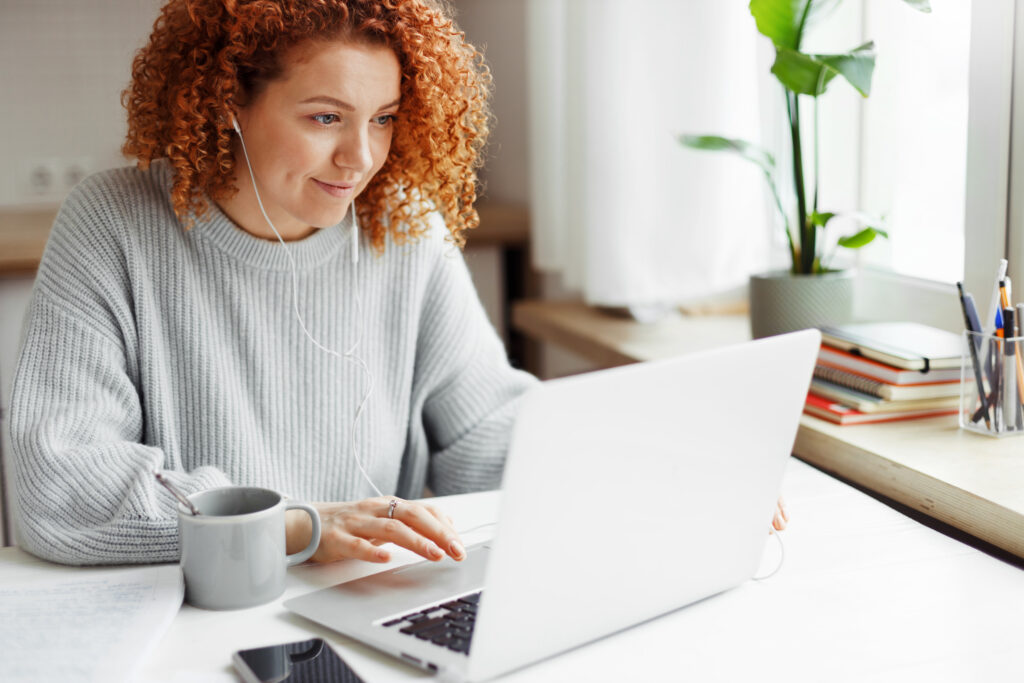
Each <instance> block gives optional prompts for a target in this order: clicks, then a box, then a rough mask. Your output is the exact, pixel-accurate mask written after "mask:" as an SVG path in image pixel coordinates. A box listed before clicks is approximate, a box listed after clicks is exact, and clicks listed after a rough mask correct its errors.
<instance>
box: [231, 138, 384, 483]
mask: <svg viewBox="0 0 1024 683" xmlns="http://www.w3.org/2000/svg"><path fill="white" fill-rule="evenodd" d="M235 131H236V132H237V133H238V140H239V142H240V143H241V144H242V155H243V156H244V157H245V165H246V166H247V167H248V169H249V178H251V179H252V189H253V192H255V193H256V203H257V204H259V207H260V213H262V214H263V218H264V219H265V220H266V221H267V225H269V226H270V229H271V230H273V231H274V235H275V236H276V237H277V241H278V242H280V243H281V246H282V247H284V253H285V254H286V255H287V256H288V262H289V263H290V264H291V267H292V308H293V309H294V310H295V318H296V320H298V322H299V327H300V328H302V332H303V333H304V334H305V335H306V336H307V337H308V338H309V340H310V341H311V342H313V345H314V346H316V347H317V348H318V349H320V350H321V351H323V352H324V353H327V354H330V355H332V356H334V357H336V358H340V359H342V360H345V361H349V362H351V363H355V364H356V365H358V366H359V367H360V369H361V370H362V371H363V373H364V374H365V375H366V393H365V394H363V398H362V400H361V401H360V402H359V406H358V407H357V408H356V412H355V416H354V417H353V418H352V429H350V430H349V446H350V448H351V449H352V457H353V458H354V459H355V461H356V466H357V467H358V468H359V472H360V473H361V474H362V475H363V479H365V480H366V483H368V484H369V485H370V488H372V489H373V490H374V492H375V493H376V494H377V495H378V496H383V495H384V494H383V493H381V490H380V489H379V488H377V485H376V484H374V483H373V480H372V479H370V475H369V474H367V472H366V468H365V467H363V462H362V458H360V457H359V451H358V449H357V448H356V426H357V425H358V424H359V418H360V417H361V416H362V414H363V410H364V409H365V408H366V404H367V402H368V401H369V400H370V395H371V394H372V393H373V385H374V382H373V373H372V372H370V367H369V366H368V365H367V363H366V361H365V360H363V359H362V358H361V357H360V356H358V355H356V353H355V351H356V349H357V348H358V347H359V344H360V343H361V342H362V336H363V334H362V333H363V330H362V326H361V325H359V326H357V328H358V334H357V337H356V341H355V343H354V344H353V345H352V347H351V348H350V349H349V350H348V351H346V352H344V353H343V354H340V353H338V352H337V351H335V350H334V349H329V348H327V347H326V346H324V345H323V344H321V343H320V342H318V341H317V340H316V339H315V338H314V337H313V335H312V334H310V332H309V330H308V329H307V328H306V323H305V321H304V320H303V319H302V314H301V313H300V312H299V276H298V268H297V267H296V265H295V258H294V257H293V256H292V252H291V249H289V248H288V244H287V243H286V242H285V241H284V239H283V238H282V237H281V234H280V233H279V232H278V231H277V228H276V227H274V222H273V221H271V220H270V216H268V215H267V210H266V209H265V208H264V207H263V200H262V199H261V198H260V191H259V189H258V188H257V187H256V174H255V173H253V170H252V163H251V162H250V161H249V152H248V151H247V150H246V148H245V138H243V137H242V131H241V129H240V128H239V127H238V125H237V123H236V124H235ZM351 229H352V230H353V231H358V230H359V221H358V218H357V217H356V201H355V198H353V199H352V228H351ZM357 239H358V237H357V236H356V235H353V241H352V249H353V250H355V249H356V247H357V246H358V242H357V241H356V240H357ZM352 258H353V262H355V261H356V258H357V256H356V255H355V254H354V253H353V256H352ZM356 275H358V274H356ZM354 280H355V301H356V319H357V320H360V319H362V301H361V297H360V295H359V294H360V293H359V278H358V277H357V276H356V277H354Z"/></svg>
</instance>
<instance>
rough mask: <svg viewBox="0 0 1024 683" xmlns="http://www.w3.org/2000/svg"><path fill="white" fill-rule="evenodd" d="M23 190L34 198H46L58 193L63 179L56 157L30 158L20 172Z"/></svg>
mask: <svg viewBox="0 0 1024 683" xmlns="http://www.w3.org/2000/svg"><path fill="white" fill-rule="evenodd" d="M22 178H24V192H25V194H26V195H28V196H29V197H32V198H34V199H47V198H52V197H55V196H57V195H59V193H60V191H61V190H62V189H63V185H64V180H63V178H62V174H61V165H60V162H59V160H58V159H55V158H52V157H46V158H36V159H32V160H30V161H29V162H28V163H27V164H26V165H25V168H24V172H23V173H22Z"/></svg>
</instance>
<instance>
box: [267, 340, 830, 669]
mask: <svg viewBox="0 0 1024 683" xmlns="http://www.w3.org/2000/svg"><path fill="white" fill-rule="evenodd" d="M820 341H821V337H820V334H819V333H818V332H817V331H816V330H804V331H801V332H795V333H792V334H787V335H780V336H776V337H769V338H767V339H761V340H758V341H754V342H748V343H746V344H740V345H736V346H732V347H728V348H722V349H716V350H712V351H706V352H702V353H699V354H693V355H689V356H683V357H678V358H674V359H669V360H663V361H656V362H649V363H638V364H635V365H630V366H625V367H620V368H615V369H611V370H604V371H600V372H594V373H589V374H586V375H580V376H576V377H569V378H564V379H559V380H552V381H548V382H544V383H542V384H540V385H538V386H536V387H535V388H533V389H531V390H530V391H529V392H528V393H527V394H526V395H525V396H524V397H523V401H522V404H521V407H520V410H519V415H518V419H517V421H516V425H515V429H514V431H513V435H512V441H511V445H510V448H509V453H508V461H507V464H506V467H505V475H504V479H503V482H502V494H501V503H500V508H499V513H498V519H497V527H496V533H495V538H494V539H493V540H492V541H490V542H488V543H485V544H482V545H479V546H476V547H473V548H471V549H469V550H468V553H467V555H468V557H467V559H466V560H464V561H463V562H461V563H456V562H453V561H451V560H445V561H443V562H440V563H429V562H420V563H416V564H413V565H407V566H404V567H399V568H396V569H392V570H390V571H385V572H380V573H377V574H373V575H371V576H368V577H365V578H362V579H358V580H355V581H351V582H347V583H342V584H338V585H336V586H333V587H330V588H326V589H323V590H320V591H316V592H313V593H310V594H307V595H304V596H300V597H298V598H294V599H291V600H288V601H286V602H285V603H284V606H285V607H286V608H287V609H289V610H291V611H292V612H295V613H296V614H299V615H302V616H303V617H306V618H308V619H311V620H312V621H315V622H318V623H320V624H323V625H325V626H328V627H330V628H332V629H335V630H337V631H339V632H341V633H343V634H345V635H346V636H349V637H352V638H355V639H357V640H361V641H363V642H364V643H367V644H369V645H371V646H373V647H375V648H377V649H379V650H381V651H383V652H386V653H388V654H391V655H393V656H395V657H398V658H401V659H402V660H404V661H406V662H409V663H411V664H415V665H417V666H420V667H422V668H425V669H428V670H431V671H435V672H439V673H440V674H441V675H442V676H443V677H445V679H446V680H468V681H479V680H486V679H489V678H493V677H495V676H498V675H500V674H503V673H505V672H508V671H511V670H513V669H518V668H521V667H524V666H526V665H528V664H530V663H533V662H536V661H538V660H540V659H544V658H546V657H550V656H552V655H556V654H558V653H561V652H564V651H566V650H569V649H571V648H574V647H577V646H580V645H582V644H584V643H588V642H591V641H593V640H596V639H599V638H602V637H604V636H606V635H608V634H611V633H614V632H616V631H620V630H622V629H625V628H629V627H630V626H633V625H635V624H638V623H640V622H643V621H646V620H649V619H651V618H654V617H657V616H659V615H662V614H665V613H667V612H671V611H674V610H676V609H679V608H681V607H684V606H686V605H689V604H691V603H693V602H695V601H698V600H701V599H703V598H707V597H708V596H711V595H714V594H716V593H719V592H721V591H725V590H728V589H729V588H732V587H734V586H736V585H738V584H740V583H742V582H744V581H746V580H748V579H750V578H751V577H752V576H753V575H754V572H755V571H756V570H757V567H758V564H759V561H760V556H761V552H762V550H763V547H764V543H765V541H766V540H767V539H768V538H770V536H769V534H768V529H769V526H770V523H771V519H772V515H773V513H774V510H775V502H776V500H777V498H778V494H779V489H780V486H781V481H782V475H783V471H784V468H785V463H786V459H787V458H788V457H789V454H790V450H791V448H792V445H793V441H794V439H795V437H796V430H797V427H798V424H799V419H800V415H801V412H802V410H803V405H804V399H805V398H806V396H807V389H808V385H809V382H810V378H811V372H812V370H813V367H814V361H815V357H816V355H817V351H818V347H819V345H820ZM737 401H743V402H745V403H747V404H748V405H750V406H752V407H756V409H751V410H748V411H736V410H735V405H736V403H737ZM481 590H482V593H480V594H479V595H477V594H478V592H480V591H481ZM463 605H465V607H463ZM452 613H455V616H454V617H450V616H449V615H451V614H452ZM470 613H473V614H474V615H475V625H474V626H472V627H470V628H469V629H468V630H469V631H470V633H469V634H468V635H466V633H465V632H466V631H467V628H466V627H465V626H459V627H456V626H455V625H452V626H451V627H445V628H440V627H441V626H443V622H446V621H457V622H460V623H461V624H463V625H465V624H466V623H467V622H469V621H471V619H470V618H469V617H467V616H465V615H468V614H470ZM410 614H418V615H419V616H420V617H422V619H418V620H417V621H414V620H413V619H412V618H411V617H410V616H409V615H410ZM424 619H426V620H439V621H433V623H432V624H430V626H429V627H418V626H416V624H418V623H421V622H422V621H423V620H424ZM445 630H451V631H452V633H453V635H457V636H459V638H456V639H454V640H456V641H466V642H465V643H459V644H458V645H459V646H458V647H452V645H451V643H452V639H449V640H448V642H443V641H445V637H444V633H443V632H444V631H445ZM435 640H440V641H442V642H435Z"/></svg>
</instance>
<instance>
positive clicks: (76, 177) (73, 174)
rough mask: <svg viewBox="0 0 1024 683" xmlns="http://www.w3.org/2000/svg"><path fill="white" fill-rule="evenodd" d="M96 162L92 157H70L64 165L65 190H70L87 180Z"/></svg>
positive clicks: (63, 179)
mask: <svg viewBox="0 0 1024 683" xmlns="http://www.w3.org/2000/svg"><path fill="white" fill-rule="evenodd" d="M94 165H95V164H94V162H93V159H92V157H76V158H73V159H68V160H67V162H66V163H65V164H64V165H63V177H62V179H61V180H62V181H63V188H62V189H63V190H64V192H70V191H71V188H73V187H74V186H75V185H77V184H78V183H80V182H82V181H83V180H85V178H86V176H88V175H89V174H90V173H92V172H93V166H94Z"/></svg>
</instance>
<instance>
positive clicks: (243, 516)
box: [178, 486, 320, 609]
mask: <svg viewBox="0 0 1024 683" xmlns="http://www.w3.org/2000/svg"><path fill="white" fill-rule="evenodd" d="M188 499H189V500H190V501H191V502H192V504H193V505H195V506H196V508H198V510H199V514H198V515H193V514H192V513H191V512H190V511H189V510H188V508H186V507H184V506H182V505H180V504H179V505H178V539H179V541H180V543H181V569H182V572H183V573H184V574H185V601H186V602H188V603H189V604H190V605H194V606H195V607H204V608H206V609H238V608H240V607H253V606H255V605H262V604H263V603H266V602H270V601H271V600H273V599H274V598H277V597H279V596H280V595H281V593H283V592H284V584H285V574H286V570H287V569H288V567H290V566H292V565H295V564H298V563H300V562H305V561H306V560H308V559H309V558H310V557H312V555H313V553H314V552H316V549H317V546H318V545H319V544H320V515H319V514H317V511H316V510H315V509H314V508H313V507H312V506H311V505H307V504H306V503H299V502H295V501H290V500H285V499H284V498H283V497H282V496H281V494H280V493H277V492H275V491H271V490H269V489H261V488H255V487H248V486H224V487H221V488H215V489H208V490H206V491H200V492H198V493H193V494H192V495H191V496H189V497H188ZM292 509H299V510H304V511H305V512H306V513H308V514H309V516H310V519H311V520H312V521H313V534H312V538H311V539H310V542H309V545H308V546H306V548H305V549H304V550H302V551H300V552H297V553H295V554H293V555H287V554H286V553H285V524H284V513H285V511H286V510H292Z"/></svg>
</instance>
